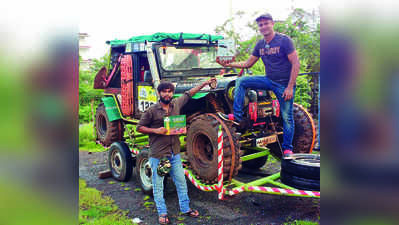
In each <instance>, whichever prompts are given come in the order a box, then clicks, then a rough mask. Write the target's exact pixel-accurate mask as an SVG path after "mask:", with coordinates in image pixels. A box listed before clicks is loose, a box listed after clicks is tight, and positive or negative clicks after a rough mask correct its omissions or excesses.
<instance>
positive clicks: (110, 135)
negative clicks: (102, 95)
mask: <svg viewBox="0 0 399 225" xmlns="http://www.w3.org/2000/svg"><path fill="white" fill-rule="evenodd" d="M95 126H96V135H97V140H98V141H100V143H101V144H102V145H104V146H105V147H108V146H110V145H111V144H112V143H113V142H116V141H122V140H123V133H124V131H125V128H124V126H123V123H122V121H121V120H115V121H112V122H111V121H109V119H108V116H107V113H106V111H105V106H104V103H101V104H100V105H98V107H97V109H96V120H95Z"/></svg>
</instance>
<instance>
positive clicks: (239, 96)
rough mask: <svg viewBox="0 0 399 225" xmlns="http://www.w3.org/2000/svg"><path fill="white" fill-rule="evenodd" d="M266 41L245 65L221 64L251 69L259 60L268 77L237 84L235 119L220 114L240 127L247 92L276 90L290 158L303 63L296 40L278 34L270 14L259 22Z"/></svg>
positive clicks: (284, 142)
mask: <svg viewBox="0 0 399 225" xmlns="http://www.w3.org/2000/svg"><path fill="white" fill-rule="evenodd" d="M256 22H257V24H258V27H259V31H260V33H261V34H262V35H263V37H264V38H263V39H262V40H260V41H258V43H256V45H255V48H254V50H253V52H252V55H251V56H250V57H249V58H248V60H247V61H245V62H236V63H228V62H221V61H218V63H219V64H221V65H222V66H227V67H235V68H250V67H252V66H253V65H254V64H255V63H256V62H257V61H258V59H259V58H262V61H263V63H264V64H265V69H266V74H267V76H252V77H248V76H246V77H242V78H239V79H237V80H236V89H235V96H234V105H233V110H234V114H233V115H224V114H220V115H221V116H222V118H224V119H228V120H233V121H235V122H236V123H240V122H241V120H242V115H243V111H242V108H243V103H244V95H245V90H246V89H247V88H256V89H268V90H272V91H273V92H274V94H275V95H276V97H277V99H278V101H279V103H280V111H281V114H282V118H283V132H284V133H283V144H282V148H283V155H284V159H288V158H290V156H291V155H292V154H293V152H292V148H293V146H292V139H293V137H294V118H293V103H294V95H295V84H296V78H297V76H298V72H299V67H300V64H299V59H298V55H297V52H296V50H295V47H294V44H293V42H292V40H291V39H290V38H289V37H288V36H287V35H284V34H280V33H277V32H275V31H274V29H273V28H274V21H273V18H272V16H271V15H270V14H268V13H267V14H263V15H261V16H259V17H258V18H256Z"/></svg>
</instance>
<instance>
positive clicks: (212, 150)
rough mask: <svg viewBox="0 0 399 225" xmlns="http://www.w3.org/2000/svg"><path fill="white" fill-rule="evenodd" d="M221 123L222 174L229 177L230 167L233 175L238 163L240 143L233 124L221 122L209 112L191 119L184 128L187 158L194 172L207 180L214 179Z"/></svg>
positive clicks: (210, 181) (208, 181) (216, 170)
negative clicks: (185, 128)
mask: <svg viewBox="0 0 399 225" xmlns="http://www.w3.org/2000/svg"><path fill="white" fill-rule="evenodd" d="M221 124H224V126H223V125H222V127H223V128H222V131H223V176H224V177H225V179H228V177H229V176H230V172H231V171H232V176H235V175H236V174H237V173H238V170H239V169H240V167H241V159H240V145H239V142H238V136H237V134H236V133H235V128H234V127H232V126H231V125H229V124H225V123H223V122H221V123H220V122H219V121H218V120H217V119H216V118H215V117H213V115H211V114H202V115H199V116H197V117H195V118H194V119H193V120H192V122H191V124H190V125H189V128H188V130H187V142H186V143H187V156H188V161H189V162H190V166H191V168H192V169H193V171H194V173H195V174H197V175H198V176H199V177H200V179H201V180H202V181H204V182H206V183H215V182H217V175H218V163H217V162H218V151H217V149H218V129H219V125H221ZM233 153H234V158H233ZM233 160H234V162H233ZM233 164H234V165H233Z"/></svg>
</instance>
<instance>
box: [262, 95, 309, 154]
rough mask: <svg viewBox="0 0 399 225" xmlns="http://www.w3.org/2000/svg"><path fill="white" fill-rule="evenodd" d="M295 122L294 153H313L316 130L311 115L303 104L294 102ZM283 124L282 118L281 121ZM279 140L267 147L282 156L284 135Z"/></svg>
mask: <svg viewBox="0 0 399 225" xmlns="http://www.w3.org/2000/svg"><path fill="white" fill-rule="evenodd" d="M293 111H294V123H295V131H294V138H293V140H292V145H293V150H292V151H293V152H294V153H311V152H312V150H313V145H314V142H315V137H316V130H315V126H314V123H313V119H312V117H311V115H310V114H309V113H308V112H307V111H306V110H305V108H303V106H301V105H298V104H296V103H294V105H293ZM279 124H280V125H281V126H282V119H281V121H280V123H279ZM278 140H279V142H280V144H279V143H278V142H275V143H273V144H269V145H268V146H267V147H268V148H269V149H270V151H271V153H273V154H274V155H275V156H277V157H279V158H281V156H282V153H281V151H282V150H284V149H281V146H280V145H282V144H283V135H279V136H278Z"/></svg>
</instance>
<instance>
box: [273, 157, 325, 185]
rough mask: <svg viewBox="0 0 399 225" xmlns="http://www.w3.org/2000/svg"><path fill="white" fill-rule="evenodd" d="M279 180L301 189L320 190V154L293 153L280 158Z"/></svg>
mask: <svg viewBox="0 0 399 225" xmlns="http://www.w3.org/2000/svg"><path fill="white" fill-rule="evenodd" d="M280 176H281V182H282V183H284V184H286V185H288V186H291V187H294V188H297V189H301V190H313V191H319V190H320V155H315V154H294V155H293V159H289V160H282V162H281V172H280Z"/></svg>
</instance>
